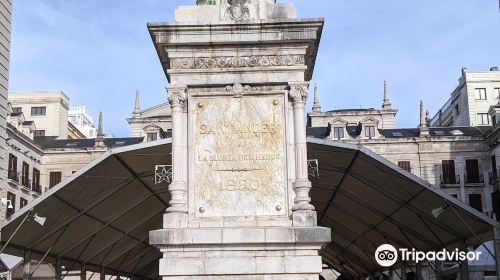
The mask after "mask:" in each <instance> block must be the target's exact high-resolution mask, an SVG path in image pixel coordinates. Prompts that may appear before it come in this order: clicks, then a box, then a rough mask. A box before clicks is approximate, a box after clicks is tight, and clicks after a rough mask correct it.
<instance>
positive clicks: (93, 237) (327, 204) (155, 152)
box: [1, 139, 498, 279]
mask: <svg viewBox="0 0 500 280" xmlns="http://www.w3.org/2000/svg"><path fill="white" fill-rule="evenodd" d="M308 153H309V158H311V159H318V161H319V168H320V177H319V178H311V180H312V182H313V190H312V199H313V204H314V205H315V206H316V209H317V211H318V222H319V224H320V225H322V226H327V227H331V228H332V234H333V236H332V242H331V243H330V244H329V245H328V246H326V247H325V249H324V250H323V252H322V255H323V257H324V260H325V262H327V263H329V264H332V265H334V266H335V267H336V268H337V269H339V270H341V271H342V272H343V273H346V274H351V275H352V276H360V275H366V274H367V273H370V272H374V271H377V270H379V269H380V267H378V266H377V265H376V264H375V261H374V258H373V255H374V251H375V248H376V247H378V246H379V245H380V244H383V243H392V244H394V245H395V246H401V247H403V246H404V247H410V248H413V247H415V248H417V249H419V250H431V249H438V248H442V247H447V248H452V247H453V248H454V247H455V246H461V245H462V244H463V243H464V242H465V241H467V242H468V243H469V244H476V243H479V242H482V241H484V240H490V239H492V228H493V226H498V224H497V223H496V222H495V221H493V220H491V219H488V218H487V217H486V216H484V215H482V214H481V213H479V212H477V211H476V210H474V209H472V208H470V207H469V206H467V205H465V204H463V203H462V202H460V201H458V200H456V199H454V198H453V197H451V196H449V195H447V194H445V193H444V192H443V191H441V190H439V189H437V188H435V187H433V186H432V185H430V184H428V183H427V182H425V181H423V180H421V179H419V178H417V177H415V176H413V175H412V174H409V173H407V172H404V171H402V170H401V169H400V168H399V167H397V166H395V165H394V164H392V163H391V162H389V161H387V160H385V159H383V158H381V157H380V156H378V155H376V154H374V153H372V152H370V151H368V150H366V149H364V148H362V147H359V146H355V145H349V144H343V143H339V142H333V141H324V140H317V139H309V143H308ZM170 162H171V141H170V139H164V140H160V141H155V142H149V143H144V144H138V145H134V146H128V147H123V148H117V149H113V150H110V151H108V152H107V153H106V154H104V155H103V156H101V157H100V158H98V159H97V160H95V161H94V162H92V163H90V164H89V165H88V166H87V167H86V168H83V169H82V170H80V171H79V172H77V173H76V174H74V175H73V176H72V177H70V178H68V179H66V180H64V181H63V182H61V183H60V184H58V185H57V186H55V187H54V188H52V189H51V190H50V191H49V192H47V193H45V194H44V195H43V196H41V197H39V198H38V199H36V200H34V201H33V202H31V203H29V204H28V206H27V207H25V208H23V209H21V210H20V211H18V212H17V213H15V214H14V215H13V216H12V217H11V218H10V219H9V220H7V221H4V222H3V223H2V228H1V231H2V233H1V241H2V243H3V244H5V242H6V241H7V240H8V239H9V238H10V237H11V236H12V233H13V232H14V230H15V229H16V227H17V226H18V225H19V223H20V222H21V221H22V220H23V219H24V217H26V215H28V214H30V215H33V214H34V213H38V215H39V216H43V217H46V218H47V220H46V223H45V225H44V226H43V227H42V226H40V225H39V224H37V223H35V222H34V221H30V220H28V221H26V222H25V223H24V224H23V225H22V226H21V228H20V230H19V232H18V233H17V234H15V235H14V236H13V238H12V240H11V242H10V243H9V244H8V246H7V250H6V253H9V254H12V255H17V256H23V253H24V250H25V249H27V248H30V249H31V257H32V258H33V259H38V260H39V259H41V258H42V257H43V256H44V255H45V254H46V255H47V257H46V259H45V261H49V262H55V260H56V258H58V257H60V259H61V261H62V264H63V265H64V266H65V267H66V269H70V270H78V269H80V265H81V264H82V263H86V269H87V270H91V271H97V272H99V271H100V269H101V267H104V268H105V271H106V273H108V274H117V273H119V274H120V275H122V276H124V277H127V276H134V277H137V278H149V279H153V278H157V276H158V259H159V258H160V257H161V254H160V252H159V251H158V250H157V249H156V248H154V247H152V246H150V245H149V243H148V234H149V231H151V230H156V229H159V228H161V227H162V217H163V213H164V211H165V209H166V207H167V203H168V200H169V195H168V192H167V184H166V183H163V184H157V185H156V184H155V183H154V169H155V165H168V164H170ZM437 207H444V212H443V213H442V214H441V215H440V216H439V217H438V218H437V219H436V218H434V217H433V216H432V214H431V211H432V210H433V209H435V208H437ZM30 209H32V211H31V210H30Z"/></svg>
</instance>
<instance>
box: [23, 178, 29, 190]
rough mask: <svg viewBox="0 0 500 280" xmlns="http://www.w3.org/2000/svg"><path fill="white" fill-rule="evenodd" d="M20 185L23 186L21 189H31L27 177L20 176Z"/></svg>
mask: <svg viewBox="0 0 500 280" xmlns="http://www.w3.org/2000/svg"><path fill="white" fill-rule="evenodd" d="M21 181H22V182H21V185H22V186H23V190H25V191H31V181H30V180H29V179H27V178H22V180H21Z"/></svg>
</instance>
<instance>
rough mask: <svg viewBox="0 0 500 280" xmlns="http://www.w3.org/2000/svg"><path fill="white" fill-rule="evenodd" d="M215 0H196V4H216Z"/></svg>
mask: <svg viewBox="0 0 500 280" xmlns="http://www.w3.org/2000/svg"><path fill="white" fill-rule="evenodd" d="M217 4H218V3H217V0H196V5H198V6H203V5H217Z"/></svg>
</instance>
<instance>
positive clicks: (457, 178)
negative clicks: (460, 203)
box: [441, 175, 460, 185]
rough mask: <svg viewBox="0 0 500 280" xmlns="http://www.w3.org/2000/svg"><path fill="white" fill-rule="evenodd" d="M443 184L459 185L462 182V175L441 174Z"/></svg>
mask: <svg viewBox="0 0 500 280" xmlns="http://www.w3.org/2000/svg"><path fill="white" fill-rule="evenodd" d="M441 184H442V185H457V184H460V176H459V175H455V177H453V176H443V175H441Z"/></svg>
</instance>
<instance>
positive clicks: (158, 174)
mask: <svg viewBox="0 0 500 280" xmlns="http://www.w3.org/2000/svg"><path fill="white" fill-rule="evenodd" d="M162 182H167V183H170V182H172V165H155V184H160V183H162Z"/></svg>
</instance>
